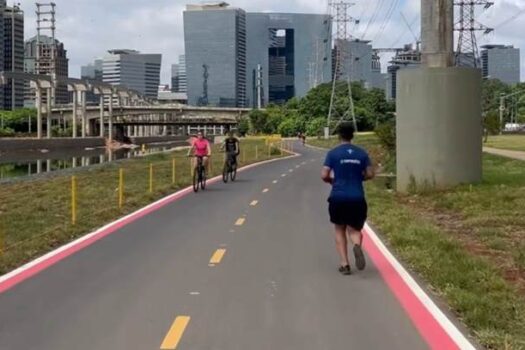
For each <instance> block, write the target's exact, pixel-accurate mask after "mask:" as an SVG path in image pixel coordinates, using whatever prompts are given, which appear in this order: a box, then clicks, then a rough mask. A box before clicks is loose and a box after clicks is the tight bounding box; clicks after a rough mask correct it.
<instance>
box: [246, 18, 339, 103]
mask: <svg viewBox="0 0 525 350" xmlns="http://www.w3.org/2000/svg"><path fill="white" fill-rule="evenodd" d="M331 28H332V21H331V19H330V17H329V16H327V15H316V14H299V13H248V14H247V49H248V55H247V70H248V76H247V78H248V87H249V88H248V101H249V106H250V107H256V106H257V105H258V98H261V99H262V103H261V105H262V106H264V105H266V104H268V103H275V104H282V103H285V102H286V101H288V100H289V99H291V98H292V97H304V96H305V95H306V94H307V93H308V91H309V90H310V89H311V88H313V87H315V86H317V85H319V84H322V83H325V82H329V81H330V80H331V78H332V77H331V60H330V52H331V45H332V41H331V30H332V29H331ZM259 89H260V90H261V91H258V90H259Z"/></svg>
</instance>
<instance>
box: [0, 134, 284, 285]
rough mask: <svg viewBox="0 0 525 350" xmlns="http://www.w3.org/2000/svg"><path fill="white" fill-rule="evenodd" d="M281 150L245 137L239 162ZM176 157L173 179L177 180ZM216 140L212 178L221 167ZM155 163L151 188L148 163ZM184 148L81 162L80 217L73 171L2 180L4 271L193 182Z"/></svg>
mask: <svg viewBox="0 0 525 350" xmlns="http://www.w3.org/2000/svg"><path fill="white" fill-rule="evenodd" d="M280 156H281V152H280V151H278V150H277V149H275V148H274V149H273V150H272V153H271V154H270V153H269V151H268V147H267V146H266V145H265V143H264V141H263V140H262V139H259V140H243V141H242V142H241V155H239V163H240V164H239V165H240V166H244V165H247V164H251V163H255V162H258V161H263V160H267V159H271V158H277V157H280ZM173 159H175V181H173ZM223 162H224V161H223V156H222V154H220V152H219V150H218V147H217V146H214V149H213V156H212V166H211V170H212V171H211V174H210V176H209V177H210V178H211V177H213V176H216V175H220V174H221V173H222V166H223ZM150 164H152V165H153V191H152V192H150V180H149V171H150V170H149V169H150ZM119 169H123V171H124V205H123V207H122V208H119V201H118V198H119V191H118V188H119ZM190 171H191V169H190V161H189V158H187V157H186V151H178V152H172V153H163V154H157V155H152V156H146V157H143V158H134V159H130V160H126V161H122V162H116V163H110V164H107V165H105V166H101V167H95V168H79V169H78V170H77V171H76V172H75V176H76V178H77V183H78V185H77V192H78V200H77V223H76V224H75V225H72V223H71V177H70V175H56V176H53V177H51V178H45V179H44V178H41V179H33V180H27V181H21V182H15V183H9V184H2V185H0V275H2V274H4V273H6V272H8V271H10V270H12V269H14V268H16V267H18V266H20V265H22V264H24V263H25V262H28V261H30V260H32V259H34V258H35V257H38V256H40V255H42V254H44V253H46V252H48V251H50V250H52V249H54V248H56V247H58V246H61V245H63V244H65V243H67V242H69V241H72V240H74V239H76V238H78V237H80V236H82V235H84V234H86V233H89V232H91V231H93V230H94V229H96V228H98V227H101V226H103V225H104V224H107V223H108V222H111V221H113V220H115V219H117V218H119V217H122V216H125V215H127V214H129V213H131V212H133V211H135V210H137V209H139V208H141V207H144V206H145V205H147V204H149V203H151V202H153V201H155V200H158V199H160V198H162V197H164V196H166V195H168V194H170V193H173V192H175V191H177V190H179V189H182V188H184V187H187V186H189V185H190V184H191V175H190Z"/></svg>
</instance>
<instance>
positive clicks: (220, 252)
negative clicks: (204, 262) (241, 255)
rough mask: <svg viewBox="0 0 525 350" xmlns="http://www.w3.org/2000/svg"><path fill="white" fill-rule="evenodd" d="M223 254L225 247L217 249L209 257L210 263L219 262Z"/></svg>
mask: <svg viewBox="0 0 525 350" xmlns="http://www.w3.org/2000/svg"><path fill="white" fill-rule="evenodd" d="M224 254H226V249H217V250H216V251H215V253H213V255H212V257H211V259H210V264H212V265H216V264H220V262H221V260H222V258H223V257H224Z"/></svg>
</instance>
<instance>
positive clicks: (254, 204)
mask: <svg viewBox="0 0 525 350" xmlns="http://www.w3.org/2000/svg"><path fill="white" fill-rule="evenodd" d="M258 203H259V201H253V202H251V203H250V205H251V206H252V207H255V206H256V205H257V204H258Z"/></svg>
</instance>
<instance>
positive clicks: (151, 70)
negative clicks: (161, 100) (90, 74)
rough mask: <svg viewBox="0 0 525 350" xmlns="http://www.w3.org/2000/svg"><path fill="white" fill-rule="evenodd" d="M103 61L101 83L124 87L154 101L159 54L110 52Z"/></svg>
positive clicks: (158, 79) (127, 51)
mask: <svg viewBox="0 0 525 350" xmlns="http://www.w3.org/2000/svg"><path fill="white" fill-rule="evenodd" d="M108 53H109V54H108V55H107V56H106V57H104V60H103V81H104V83H108V84H111V85H115V86H125V87H127V88H129V89H132V90H135V91H137V92H139V93H140V94H142V95H143V96H146V97H149V98H153V99H156V98H157V95H158V90H159V85H160V68H161V63H162V55H161V54H142V53H140V52H139V51H135V50H111V51H108Z"/></svg>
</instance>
